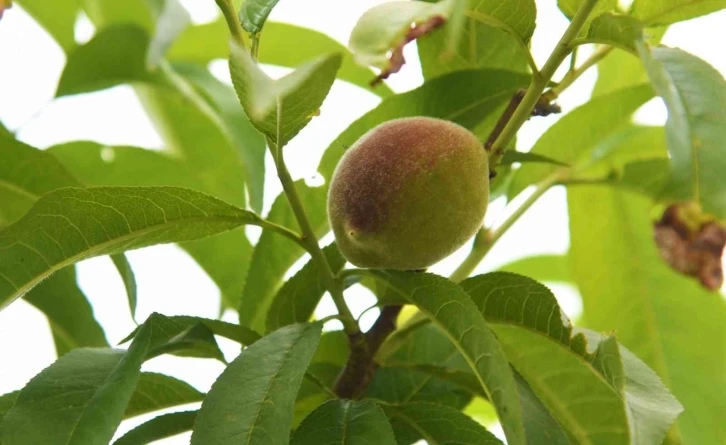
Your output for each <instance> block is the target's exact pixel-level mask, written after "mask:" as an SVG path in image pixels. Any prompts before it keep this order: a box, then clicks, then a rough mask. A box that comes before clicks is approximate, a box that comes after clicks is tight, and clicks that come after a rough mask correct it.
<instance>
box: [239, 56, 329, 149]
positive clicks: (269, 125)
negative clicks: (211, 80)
mask: <svg viewBox="0 0 726 445" xmlns="http://www.w3.org/2000/svg"><path fill="white" fill-rule="evenodd" d="M230 45H231V46H230V59H229V66H230V73H231V75H232V83H233V84H234V88H235V90H236V91H237V96H238V97H239V100H240V103H241V104H242V108H244V110H245V112H246V113H247V116H248V117H249V118H250V121H252V124H253V125H254V126H255V127H256V128H257V129H258V130H259V131H260V132H261V133H262V134H264V135H265V136H266V137H267V138H268V139H270V140H272V141H273V142H274V144H275V146H276V147H277V148H278V149H281V148H282V147H283V146H285V144H286V143H287V142H288V141H289V140H290V139H292V138H293V137H294V136H295V135H296V134H297V133H298V132H299V131H300V130H302V129H303V127H305V125H307V124H308V122H310V119H312V117H313V116H314V115H315V113H316V112H317V110H318V109H319V108H320V105H321V104H322V103H323V100H324V99H325V97H326V96H327V95H328V91H329V90H330V87H331V86H332V84H333V81H334V80H335V75H336V73H337V71H338V68H340V64H341V61H342V56H341V55H340V54H331V55H327V56H323V57H320V58H318V59H316V60H313V61H311V62H308V63H306V64H305V65H302V66H301V67H299V68H297V69H296V70H295V71H293V72H292V73H290V74H288V75H286V76H284V77H282V78H281V79H278V80H273V79H271V78H270V77H268V76H267V74H265V73H264V72H263V71H262V70H261V69H260V68H259V67H258V66H257V64H256V63H255V62H254V60H252V56H250V54H249V53H248V52H247V51H246V50H245V49H244V48H242V47H240V46H239V45H237V44H236V43H234V42H232V43H231V44H230Z"/></svg>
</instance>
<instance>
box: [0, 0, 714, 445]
mask: <svg viewBox="0 0 726 445" xmlns="http://www.w3.org/2000/svg"><path fill="white" fill-rule="evenodd" d="M50 1H52V0H50ZM182 3H183V4H184V5H185V6H186V7H187V8H188V9H189V10H190V12H191V13H192V15H193V17H194V20H195V21H196V22H198V23H201V22H206V21H210V20H213V19H215V18H216V17H217V10H216V5H215V3H214V2H213V1H212V0H182ZM379 3H383V1H381V0H348V1H341V0H306V1H305V2H296V1H293V0H282V1H280V3H279V4H278V6H277V8H276V9H275V10H274V11H273V13H272V15H271V20H276V21H283V22H288V23H294V24H297V25H302V26H307V27H310V28H314V29H317V30H320V31H322V32H325V33H327V34H328V35H330V36H331V37H333V38H335V39H337V40H338V41H340V42H342V43H346V42H347V40H348V37H349V35H350V31H351V29H352V27H353V25H354V24H355V22H356V20H357V19H358V17H359V16H360V15H361V14H362V13H363V12H364V11H365V10H367V9H368V8H370V7H372V6H374V5H376V4H379ZM555 3H556V2H555V1H554V0H547V1H538V2H537V6H538V9H539V10H538V19H537V31H536V32H535V35H534V39H533V44H532V51H533V53H534V57H535V60H536V61H537V62H538V64H539V65H540V66H541V65H542V64H543V63H544V61H545V60H546V58H547V56H548V55H549V53H550V51H551V49H552V48H553V46H554V45H555V43H556V42H557V40H558V39H559V37H560V35H561V33H562V31H563V30H564V28H565V27H566V25H567V20H566V19H565V17H564V16H563V15H562V14H561V13H560V12H559V10H558V9H557V8H556V6H555ZM725 24H726V12H723V11H722V12H720V13H716V14H712V15H710V16H706V17H702V18H699V19H696V20H693V21H691V22H688V23H682V24H677V25H674V26H672V27H671V28H670V30H669V31H668V33H667V34H666V36H665V38H664V43H665V44H666V45H669V46H677V47H680V48H682V49H685V50H686V51H689V52H691V53H693V54H695V55H697V56H699V57H701V58H703V59H705V60H707V61H709V62H710V63H711V64H712V65H714V66H715V67H716V68H717V69H718V70H719V71H720V72H721V73H726V52H725V51H724V49H723V42H724V41H726V38H725V37H726V35H725V33H724V25H725ZM92 34H93V27H92V26H91V25H90V23H89V22H88V20H83V18H81V19H80V20H79V22H78V26H77V32H76V37H77V40H78V41H79V42H83V41H86V40H88V39H89V38H90V37H91V36H92ZM719 42H720V43H719ZM299 43H300V42H291V44H292V45H294V44H299ZM262 44H263V45H264V39H263V43H262ZM405 55H406V60H407V62H408V63H407V64H406V66H405V67H404V68H403V70H402V71H401V72H400V73H398V74H396V75H394V76H392V78H391V79H390V82H389V85H390V86H391V87H392V88H393V89H394V90H396V91H407V90H410V89H413V88H416V87H417V86H419V85H421V83H422V81H423V78H422V76H421V69H420V66H419V65H418V58H417V56H416V49H415V45H413V44H412V45H409V46H408V47H407V48H406V51H405ZM586 55H587V52H586V51H581V57H583V58H584V57H585V56H586ZM580 60H582V59H580ZM64 63H65V56H64V55H63V53H62V51H61V49H60V48H59V47H58V46H57V45H56V44H55V43H54V42H53V40H52V39H51V38H50V37H49V36H48V35H47V34H46V33H45V32H44V31H43V30H42V29H41V28H40V27H39V26H38V25H36V24H35V23H34V22H33V21H32V19H31V18H30V17H29V16H28V15H27V14H26V13H25V11H23V10H22V8H20V7H19V6H17V5H16V6H15V7H13V8H12V9H11V10H9V11H7V12H6V13H5V16H4V18H3V19H2V21H0V121H1V122H3V123H4V124H5V125H6V126H7V127H8V128H10V129H11V130H14V131H17V136H18V137H19V139H21V140H22V141H24V142H26V143H29V144H31V145H34V146H36V147H38V148H47V147H49V146H52V145H55V144H58V143H61V142H67V141H74V140H94V141H98V142H101V143H105V144H109V145H136V146H141V147H146V148H152V149H154V148H156V149H158V148H161V146H162V141H161V138H160V137H159V135H158V134H157V132H156V131H155V129H154V128H153V126H152V125H151V123H150V122H149V121H148V119H147V117H146V115H145V113H144V111H143V108H142V107H141V105H140V103H139V101H138V100H137V99H136V97H135V95H134V93H133V91H132V89H131V88H130V87H128V86H122V87H117V88H113V89H109V90H105V91H101V92H97V93H92V94H84V95H78V96H73V97H69V98H63V99H60V100H57V101H52V97H53V95H54V91H55V88H56V84H57V81H58V79H59V77H60V74H61V71H62V68H63V65H64ZM563 68H564V67H563ZM212 70H213V72H214V73H215V75H218V76H219V77H220V78H222V79H227V78H228V74H227V72H226V62H224V61H217V62H214V63H213V64H212ZM269 72H270V73H271V74H272V75H281V74H284V73H285V72H286V70H283V69H280V68H274V67H270V71H269ZM562 73H563V71H562V70H561V71H560V72H559V73H558V75H557V76H555V78H559V76H560V75H561V74H562ZM595 79H596V73H595V71H594V70H591V72H589V73H587V74H586V75H584V76H583V77H582V79H581V80H580V81H578V82H577V83H576V84H575V85H574V86H573V87H571V88H570V89H568V90H567V91H566V92H565V94H563V95H562V97H561V98H560V100H559V104H560V105H561V106H562V108H563V110H565V111H569V110H571V109H572V108H573V107H574V106H577V105H579V104H580V103H582V102H584V101H585V99H586V98H587V96H588V95H589V92H590V90H591V88H592V86H593V84H594V82H595ZM378 102H379V99H378V98H377V97H376V96H374V95H372V94H370V93H367V92H365V91H363V90H361V89H359V88H357V87H354V86H352V85H350V84H345V83H343V82H336V83H335V85H334V86H333V89H332V91H331V93H330V96H329V97H328V98H327V100H326V101H325V103H324V104H323V106H322V109H321V115H320V116H319V117H317V118H315V119H314V120H313V121H312V122H311V124H310V125H309V126H308V127H307V128H305V129H304V130H303V131H302V132H301V133H300V135H299V136H298V137H297V138H296V139H295V140H294V141H292V142H291V143H290V144H289V145H288V146H287V147H286V150H285V152H286V159H287V161H288V165H289V166H290V170H291V172H292V175H293V177H294V178H296V179H297V178H306V179H309V178H312V177H313V176H314V175H315V167H316V166H317V162H318V160H319V159H320V156H321V155H322V150H323V149H324V148H325V147H327V146H328V144H329V143H330V142H332V140H333V139H334V138H335V137H336V136H337V135H338V133H339V132H341V131H342V130H344V129H345V128H346V126H347V125H348V124H350V123H351V122H352V121H353V120H355V119H356V118H357V117H359V116H360V115H362V114H363V113H365V112H366V111H368V110H370V109H371V108H373V107H375V106H376V105H377V104H378ZM637 118H638V119H639V120H640V121H642V122H647V123H652V124H658V123H662V122H664V120H665V111H664V109H663V107H662V105H661V104H660V103H659V102H658V100H654V101H652V102H651V103H649V104H647V105H646V106H645V107H644V109H643V110H641V112H639V113H638V116H637ZM557 119H558V117H557V116H551V117H548V118H536V119H532V120H531V121H530V122H528V123H527V124H525V126H524V128H523V130H522V131H521V132H520V133H519V142H518V143H519V147H520V149H527V148H528V147H531V145H532V144H533V143H534V141H535V140H536V139H537V138H538V137H539V135H540V134H542V132H544V131H545V130H546V129H547V128H548V127H549V126H550V125H551V124H552V123H553V122H555V121H556V120H557ZM0 162H1V160H0ZM268 171H269V172H272V171H273V170H272V169H270V170H268ZM280 190H281V187H280V186H279V184H278V183H277V181H276V178H275V177H274V176H273V175H272V174H270V175H268V182H267V184H266V208H269V206H270V205H271V202H272V199H273V198H274V197H275V196H276V195H277V194H278V193H279V191H280ZM501 210H502V206H501V205H498V203H494V204H493V205H492V206H490V210H489V211H488V214H487V221H488V222H489V223H491V222H493V221H497V220H499V219H501V218H502V216H503V214H502V211H501ZM250 235H251V237H252V238H253V239H256V236H258V235H257V233H255V231H254V230H251V231H250ZM331 239H332V238H330V236H329V237H328V238H327V239H326V240H325V241H328V242H329V241H330V240H331ZM568 243H569V239H568V231H567V210H566V203H565V193H564V190H563V189H561V188H560V189H554V190H551V191H550V192H548V193H547V194H546V195H545V196H544V197H543V198H541V199H540V201H539V202H538V203H537V204H535V205H534V207H533V208H532V209H531V210H530V211H529V213H528V214H527V215H526V217H525V218H523V219H521V220H520V221H519V222H517V223H516V224H515V225H514V227H513V228H512V229H511V230H510V231H509V232H508V233H507V234H506V235H505V236H504V237H503V238H502V240H501V241H500V242H499V243H498V244H497V246H496V247H495V248H494V249H493V250H492V252H491V253H490V254H489V256H488V257H487V259H486V260H485V261H484V262H483V263H482V265H481V266H480V267H479V269H478V271H479V272H485V271H489V270H493V269H495V268H496V267H497V266H499V265H502V264H504V263H507V262H509V261H511V260H513V259H516V258H521V257H525V256H529V255H532V254H538V253H563V252H565V251H566V250H567V247H568ZM465 254H466V248H465V249H462V250H461V251H460V252H457V253H456V254H454V255H452V257H450V258H449V259H447V260H445V261H443V262H442V263H440V264H439V265H437V266H435V267H434V268H433V269H432V270H433V271H434V272H437V273H442V274H446V273H449V272H451V271H452V270H453V269H454V268H455V267H456V265H457V264H458V262H459V261H461V259H462V258H463V256H464V255H465ZM129 258H130V260H131V263H132V266H133V269H134V272H135V274H136V280H137V282H138V287H139V305H138V310H137V318H138V319H139V320H141V321H143V320H144V319H145V318H146V317H147V316H148V315H149V314H150V313H152V312H154V311H156V312H161V313H164V314H166V315H178V314H188V315H196V316H201V317H210V318H214V317H216V316H217V314H218V312H219V291H218V290H217V288H216V287H215V285H214V283H213V282H212V281H211V280H210V279H209V278H208V277H207V276H206V274H205V273H204V272H203V271H202V270H201V269H200V268H199V267H197V266H196V264H195V263H194V262H193V260H191V259H190V258H189V257H188V256H187V255H186V254H185V253H184V252H182V251H181V250H180V249H178V248H177V247H175V246H173V245H165V246H157V247H151V248H146V249H141V250H137V251H133V252H131V253H130V254H129ZM302 264H303V261H301V262H299V264H297V265H296V266H295V267H294V268H293V270H295V269H297V268H299V267H301V265H302ZM292 272H293V271H291V273H292ZM79 282H80V285H81V287H82V288H83V290H84V291H85V292H86V294H87V295H88V297H89V299H90V300H91V304H92V306H93V309H94V312H95V315H96V318H97V319H98V320H99V322H100V323H101V324H102V326H103V327H104V328H105V330H106V334H107V338H108V340H109V341H110V342H111V344H116V343H117V342H118V341H119V340H120V339H121V338H123V337H125V336H126V335H127V334H128V333H129V332H130V331H131V330H132V329H133V328H134V326H135V325H134V323H133V320H132V319H131V316H130V314H129V310H128V306H127V303H126V297H125V293H124V290H123V287H122V283H121V280H120V278H119V277H118V275H117V273H116V271H115V269H114V268H113V266H112V263H111V261H110V260H108V259H107V258H96V259H92V260H88V261H85V262H83V263H81V264H80V266H79ZM553 290H554V291H555V294H557V296H558V299H560V302H561V304H562V305H563V308H564V309H565V311H566V312H567V313H568V315H569V316H570V317H571V318H576V317H577V316H578V315H579V313H580V312H581V304H580V301H579V297H578V296H577V293H576V292H574V291H573V290H572V289H569V288H568V287H567V286H563V285H557V286H553ZM348 301H349V303H350V305H351V306H352V308H353V311H354V313H356V314H359V313H360V312H361V311H362V310H363V309H365V308H367V307H368V306H370V305H371V304H372V303H373V302H374V300H373V297H372V296H371V295H368V294H366V292H364V291H361V290H356V291H353V292H349V295H348ZM333 312H334V307H333V306H332V303H331V302H330V301H329V300H328V299H327V297H326V300H325V301H324V302H323V303H322V304H321V306H320V307H319V310H318V311H317V314H318V315H319V316H323V315H326V314H330V313H333ZM376 315H377V311H370V312H368V313H367V314H366V316H364V317H363V319H362V322H363V325H364V327H368V326H370V323H372V321H373V320H374V319H375V316H376ZM225 319H226V320H229V321H235V317H234V315H233V314H225ZM335 323H337V322H332V323H331V325H330V326H328V327H329V328H336V326H335ZM220 343H221V346H222V348H223V350H224V351H225V354H226V355H227V358H228V359H230V360H231V359H233V358H234V357H235V356H236V354H237V353H238V352H239V351H238V349H237V348H235V345H234V344H233V343H231V342H228V341H225V340H224V339H221V340H220ZM0 357H2V361H1V362H0V394H3V393H6V392H9V391H12V390H15V389H18V388H21V387H22V386H23V385H24V384H25V383H26V382H27V381H28V380H29V379H30V378H31V377H32V376H34V375H35V374H37V373H38V372H39V371H41V370H42V369H43V368H45V367H46V366H48V365H50V364H51V363H52V362H53V361H54V360H55V350H54V347H53V341H52V337H51V334H50V330H49V328H48V326H47V322H46V320H45V317H44V316H43V315H42V314H41V313H40V312H39V311H37V310H36V309H35V308H33V307H32V306H30V305H29V304H27V303H25V302H24V301H22V300H21V301H17V302H15V303H13V304H12V305H11V306H10V307H8V308H7V309H5V310H4V311H2V312H0ZM222 369H223V366H222V365H221V364H220V363H218V362H215V361H212V360H201V359H182V358H177V357H170V356H164V357H159V358H155V359H153V360H151V361H149V362H147V363H146V364H145V365H144V367H143V370H145V371H156V372H163V373H166V374H169V375H173V376H176V377H179V378H182V379H184V380H186V381H188V382H190V383H191V384H192V385H194V386H195V387H197V388H198V389H200V390H202V391H206V390H208V389H209V387H210V386H211V384H212V382H213V381H214V379H215V378H216V376H217V375H218V374H219V373H220V372H221V371H222ZM194 407H195V406H193V405H190V406H185V407H182V408H183V409H191V408H194ZM151 417H154V415H148V416H140V417H137V418H134V419H132V420H130V421H127V422H124V424H123V425H122V427H121V430H120V433H123V432H125V431H127V430H128V429H130V428H133V427H134V426H136V425H138V424H140V423H142V422H144V421H146V420H148V419H149V418H151ZM495 432H497V433H499V434H501V431H495ZM157 443H158V444H160V445H161V444H164V445H179V444H184V443H189V435H188V434H187V435H181V436H177V437H175V438H171V439H167V440H164V441H160V442H157Z"/></svg>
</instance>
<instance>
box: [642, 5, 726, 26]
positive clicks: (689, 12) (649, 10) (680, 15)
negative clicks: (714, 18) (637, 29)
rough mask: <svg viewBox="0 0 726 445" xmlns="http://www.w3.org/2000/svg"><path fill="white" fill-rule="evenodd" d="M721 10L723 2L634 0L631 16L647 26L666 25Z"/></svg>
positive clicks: (724, 6)
mask: <svg viewBox="0 0 726 445" xmlns="http://www.w3.org/2000/svg"><path fill="white" fill-rule="evenodd" d="M723 8H726V1H724V0H662V1H661V0H635V1H633V7H632V14H633V15H634V16H635V17H636V18H638V19H640V20H642V21H643V22H645V23H648V24H649V25H667V24H670V23H676V22H681V21H684V20H690V19H692V18H695V17H700V16H702V15H706V14H710V13H712V12H715V11H718V10H720V9H723Z"/></svg>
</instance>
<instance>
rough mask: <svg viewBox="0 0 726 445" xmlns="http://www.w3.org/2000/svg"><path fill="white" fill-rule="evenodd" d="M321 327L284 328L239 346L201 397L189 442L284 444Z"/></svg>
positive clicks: (313, 325) (315, 325) (316, 324)
mask: <svg viewBox="0 0 726 445" xmlns="http://www.w3.org/2000/svg"><path fill="white" fill-rule="evenodd" d="M321 328H322V326H321V325H320V324H319V323H314V324H306V325H303V324H296V325H291V326H287V327H284V328H282V329H280V330H278V331H275V332H273V333H272V334H270V335H268V336H266V337H264V338H262V339H261V340H259V341H257V342H256V343H254V344H253V345H252V346H250V347H248V348H247V349H245V350H243V351H242V353H241V354H240V355H239V356H238V357H237V358H236V359H235V360H234V361H233V362H232V363H230V365H229V366H228V367H227V369H226V370H225V371H224V372H223V373H222V375H221V376H220V377H219V378H218V379H217V381H216V382H215V383H214V385H212V389H211V390H210V391H209V393H208V394H207V397H206V398H205V399H204V403H202V408H201V410H200V411H199V415H198V416H197V419H196V421H195V423H194V433H193V434H192V442H191V443H192V445H198V444H209V443H214V444H217V445H227V444H230V445H231V444H237V443H240V442H243V443H247V444H249V445H257V444H259V445H263V444H264V445H287V444H288V442H289V439H290V427H291V425H292V410H293V404H294V403H295V396H296V394H297V390H298V389H299V388H300V383H301V382H302V379H303V375H304V374H305V369H306V368H307V366H308V364H309V363H310V359H311V358H312V357H313V354H314V352H315V348H316V347H317V345H318V340H319V339H320V331H321Z"/></svg>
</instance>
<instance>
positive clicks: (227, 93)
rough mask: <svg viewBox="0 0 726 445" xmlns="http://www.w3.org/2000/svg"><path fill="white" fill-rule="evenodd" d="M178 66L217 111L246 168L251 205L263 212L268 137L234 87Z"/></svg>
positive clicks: (198, 70) (205, 73) (189, 66)
mask: <svg viewBox="0 0 726 445" xmlns="http://www.w3.org/2000/svg"><path fill="white" fill-rule="evenodd" d="M175 69H176V70H177V71H178V72H179V73H180V74H181V75H182V76H184V77H185V78H186V79H187V80H189V82H191V83H192V84H193V85H194V87H196V88H197V89H199V90H200V92H201V94H202V95H203V96H204V97H205V98H206V99H207V101H209V103H210V105H211V106H212V107H213V108H214V109H215V110H216V112H217V114H218V115H219V119H220V120H221V123H222V127H223V129H224V131H225V132H226V133H227V135H228V136H229V138H230V140H231V142H232V145H233V147H234V148H236V149H237V152H238V154H239V160H240V161H241V162H239V164H237V165H236V166H239V167H240V168H241V169H244V173H245V175H244V177H245V183H246V185H247V190H248V194H249V203H250V207H252V209H254V210H255V211H257V212H261V211H262V200H263V196H264V188H265V154H266V153H267V148H266V146H265V138H264V137H262V135H261V134H260V133H259V132H258V131H257V130H255V127H253V126H252V123H250V121H249V119H247V116H246V115H245V113H244V110H242V108H241V107H240V106H239V101H238V100H237V98H236V97H235V93H234V90H233V89H232V88H231V87H229V86H227V85H225V84H223V83H222V82H220V81H218V80H217V79H216V78H215V77H214V76H212V74H211V73H210V72H209V70H207V69H205V68H202V67H199V66H197V65H192V64H184V65H175ZM220 165H222V164H220ZM228 168H229V167H228ZM226 187H229V186H228V185H226Z"/></svg>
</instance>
